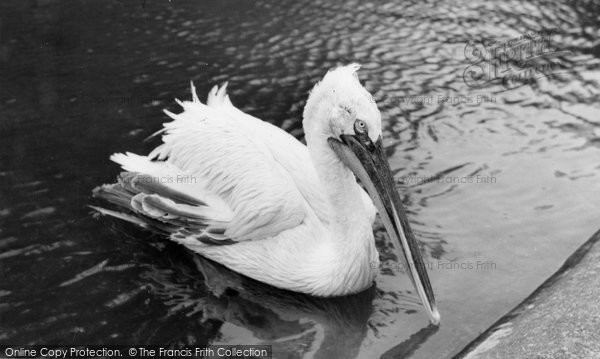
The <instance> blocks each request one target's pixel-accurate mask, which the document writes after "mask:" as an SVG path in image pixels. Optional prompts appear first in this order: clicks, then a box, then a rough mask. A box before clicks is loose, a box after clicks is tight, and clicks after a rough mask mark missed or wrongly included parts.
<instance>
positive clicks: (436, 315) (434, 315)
mask: <svg viewBox="0 0 600 359" xmlns="http://www.w3.org/2000/svg"><path fill="white" fill-rule="evenodd" d="M430 321H431V324H433V325H435V326H438V325H440V322H441V321H442V317H441V316H440V312H439V311H438V310H437V308H433V309H432V311H431V317H430Z"/></svg>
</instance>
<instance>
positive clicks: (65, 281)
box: [0, 0, 600, 358]
mask: <svg viewBox="0 0 600 359" xmlns="http://www.w3.org/2000/svg"><path fill="white" fill-rule="evenodd" d="M574 4H576V5H574ZM599 13H600V9H599V6H598V4H597V3H594V2H593V1H577V2H573V4H571V2H570V1H566V0H565V1H560V0H552V1H502V2H491V1H489V2H487V1H464V2H462V1H461V2H454V1H450V0H434V1H403V2H394V1H366V2H364V1H349V2H347V1H344V2H342V1H324V0H320V1H317V2H308V1H294V2H292V1H280V2H265V1H255V2H246V1H204V2H194V3H192V2H182V1H177V0H173V1H167V0H161V1H153V2H151V1H84V2H74V1H60V2H59V1H56V0H39V1H25V0H19V1H4V2H2V3H1V4H0V63H1V65H0V183H1V186H0V278H1V279H0V343H5V344H26V343H45V344H69V343H77V344H94V343H97V344H108V343H121V344H127V343H135V344H145V343H148V344H150V343H152V344H169V345H179V344H195V345H203V344H206V343H215V344H216V343H227V344H253V343H265V344H272V345H273V346H274V351H275V357H277V358H299V357H313V356H314V357H317V358H335V357H339V358H350V357H360V358H372V357H378V356H380V355H383V356H384V357H390V358H391V357H401V356H403V355H404V356H411V357H414V358H439V357H447V356H451V355H452V354H454V353H456V352H457V351H459V350H460V349H461V348H462V347H464V345H466V344H467V343H468V342H469V341H470V340H472V339H473V338H474V337H476V336H477V335H478V334H479V333H481V332H482V331H483V330H485V329H486V328H487V327H488V326H489V325H490V324H492V323H493V322H494V321H495V320H497V319H498V318H499V317H500V316H502V315H503V314H504V313H506V312H507V311H508V310H510V309H511V308H512V307H514V306H515V305H516V304H518V303H519V302H520V301H521V300H522V299H523V298H525V297H526V296H527V295H528V294H529V293H531V292H532V291H533V290H534V289H535V288H536V287H537V286H538V285H539V284H540V283H542V282H543V281H544V280H545V279H546V278H547V277H548V276H549V275H550V274H551V273H553V272H554V271H555V270H556V269H558V268H559V267H560V265H561V264H562V262H563V261H564V260H565V259H566V258H567V257H568V255H569V254H570V253H571V252H573V250H575V249H576V248H577V247H578V246H579V245H580V244H582V243H583V242H584V241H585V240H586V239H587V238H588V237H589V236H590V235H591V234H592V233H593V232H594V231H595V230H596V229H597V228H598V225H599V224H600V221H599V220H598V218H599V215H600V201H599V199H600V198H599V197H600V196H599V195H598V194H599V193H600V178H599V177H600V161H599V160H600V59H599V58H600V42H598V39H599V38H600V24H599V20H598V14H599ZM547 29H553V30H554V34H553V35H552V36H551V39H552V42H553V46H554V47H555V48H556V49H558V50H564V52H563V53H559V54H558V55H556V56H555V59H557V60H560V62H561V64H562V68H561V70H563V71H562V72H561V73H560V74H558V75H556V76H553V77H549V78H536V79H535V80H534V81H533V82H532V83H530V84H527V85H525V86H521V87H519V88H516V89H512V90H509V91H500V90H499V89H498V86H495V87H494V86H491V87H483V88H480V89H476V88H472V87H469V86H467V85H466V84H465V82H464V81H463V73H464V71H465V69H466V68H467V67H468V66H469V65H470V63H469V61H467V60H466V59H465V52H464V50H465V44H466V43H467V42H469V41H473V40H481V39H483V38H497V39H501V40H507V39H511V38H516V37H518V36H520V35H522V34H524V33H526V32H528V31H540V30H547ZM350 61H357V62H360V63H362V64H363V68H362V70H361V72H360V75H361V78H362V80H363V81H364V83H365V86H366V87H367V88H368V89H369V90H370V91H371V92H372V93H373V94H374V96H375V97H376V98H377V99H379V106H380V109H381V111H382V114H383V118H384V132H385V134H384V136H385V138H386V144H387V145H388V146H389V155H390V161H391V165H392V168H393V169H394V170H395V171H396V176H397V178H398V179H399V180H402V182H403V183H400V184H399V189H400V191H401V193H402V194H403V198H404V201H405V203H406V206H407V208H408V211H409V216H410V218H411V221H412V223H413V225H414V229H415V230H416V234H417V236H418V238H420V239H421V240H422V241H423V243H424V245H425V247H424V249H425V252H426V261H427V262H428V263H429V265H430V270H429V272H430V275H431V277H432V282H433V283H432V284H433V287H434V288H435V291H436V296H437V298H438V302H439V307H440V311H441V313H442V317H443V321H442V325H441V326H440V328H439V329H436V328H433V327H428V325H427V319H426V316H425V315H424V314H423V312H422V311H421V310H420V305H419V303H418V299H417V297H416V296H415V294H414V293H412V292H410V291H411V285H410V283H409V281H408V279H407V277H406V276H405V275H404V273H403V272H402V271H401V270H398V269H397V268H395V267H394V264H395V263H396V261H395V258H394V256H393V254H392V253H391V251H390V250H389V248H390V246H389V243H387V242H386V239H385V236H384V234H383V232H382V231H381V228H379V229H378V230H377V240H378V244H379V248H380V251H381V255H382V260H383V263H384V269H383V275H381V276H380V277H379V278H378V280H377V285H376V288H373V289H371V290H369V291H366V292H364V293H361V294H360V295H356V296H351V297H345V298H337V299H329V300H323V299H315V298H310V297H306V296H302V295H298V294H294V293H289V292H285V291H279V290H274V289H272V288H269V287H265V286H264V285H261V284H258V283H256V282H253V281H249V280H246V279H244V278H242V277H240V276H238V275H236V274H234V273H232V272H230V271H227V270H224V269H223V268H220V267H219V266H216V265H214V264H211V263H209V262H207V261H203V260H202V259H201V258H198V257H197V256H194V255H192V254H190V253H189V252H188V251H187V250H185V249H184V248H183V247H180V246H178V245H175V244H171V243H168V242H166V241H164V240H161V239H160V238H158V237H156V236H150V235H148V233H145V232H142V231H139V230H137V229H135V228H133V227H131V226H128V225H124V224H120V223H117V222H115V221H111V220H108V219H102V220H96V219H94V218H93V217H92V215H91V213H90V210H89V209H88V208H87V207H86V206H87V205H88V204H90V203H91V201H92V200H91V198H90V192H91V189H92V188H94V187H95V186H96V185H98V184H101V183H106V182H111V181H113V179H114V178H115V176H116V174H117V173H118V172H119V169H118V168H117V166H116V165H114V164H112V163H111V162H109V160H108V156H109V155H110V154H111V153H113V152H120V151H125V150H129V151H132V152H136V153H147V152H148V151H149V150H150V149H151V148H152V147H153V146H154V145H156V142H152V141H147V142H144V139H145V138H146V137H147V136H149V135H150V134H152V133H153V132H155V131H156V130H158V129H159V127H160V124H161V123H162V122H164V121H165V120H167V118H166V116H165V115H163V114H162V113H161V110H162V109H163V108H168V109H170V110H172V111H179V109H178V106H177V105H176V104H175V103H174V102H173V98H175V97H178V98H189V90H188V86H189V85H188V82H189V80H190V79H193V80H194V81H195V83H196V86H197V87H198V91H199V94H201V97H204V96H205V94H206V93H207V91H208V90H209V89H210V87H211V86H212V85H214V84H215V83H218V82H221V81H224V80H229V81H230V93H231V98H232V101H233V102H234V104H236V105H238V106H239V107H240V108H242V109H244V110H245V111H247V112H249V113H251V114H253V115H255V116H257V117H260V118H263V119H266V120H267V121H272V122H273V123H275V124H277V125H279V126H281V127H282V128H284V129H285V130H287V131H290V132H292V133H293V134H294V135H295V136H297V137H298V138H301V137H302V128H301V112H302V107H303V104H304V101H305V99H306V96H307V91H308V90H309V89H310V87H311V86H312V85H313V84H314V83H315V82H316V81H317V80H318V79H319V78H320V77H321V76H322V75H323V74H324V72H325V71H326V70H327V69H328V68H330V67H333V66H335V65H338V64H345V63H348V62H350ZM438 96H450V97H461V96H462V97H463V98H471V99H474V101H473V102H472V103H462V102H461V101H457V102H452V103H438ZM477 96H489V97H491V98H493V101H480V100H477ZM407 97H410V98H415V99H416V100H415V101H413V103H406V102H402V101H398V98H407ZM419 97H420V98H421V99H422V101H421V102H423V101H425V102H424V103H418V102H419ZM427 98H432V99H433V102H431V103H428V102H427V101H428V100H426V99H427ZM431 176H435V177H434V179H433V180H430V181H425V182H423V181H421V180H422V177H427V178H429V177H431ZM477 176H480V177H477ZM468 179H470V181H469V180H468ZM205 278H206V280H205Z"/></svg>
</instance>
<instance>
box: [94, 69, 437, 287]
mask: <svg viewBox="0 0 600 359" xmlns="http://www.w3.org/2000/svg"><path fill="white" fill-rule="evenodd" d="M358 68H359V66H358V65H355V64H353V65H349V66H345V67H339V68H337V69H335V70H332V71H330V72H328V73H327V74H326V76H325V77H324V78H323V80H322V81H321V82H320V83H318V84H317V85H316V86H315V88H314V89H313V90H312V91H311V94H310V96H309V99H308V101H307V104H306V108H305V111H304V120H303V126H304V130H305V135H306V140H307V145H308V147H307V146H305V145H303V144H302V143H301V142H299V141H298V140H296V139H295V138H294V137H292V136H291V135H289V134H288V133H286V132H284V131H283V130H281V129H280V128H278V127H276V126H273V125H271V124H270V123H268V122H264V121H261V120H259V119H257V118H255V117H253V116H250V115H248V114H246V113H244V112H242V111H240V110H239V109H237V108H236V107H235V106H234V105H233V104H232V103H231V101H230V99H229V96H228V95H227V94H226V85H224V86H222V87H221V88H218V87H216V86H215V87H214V88H213V89H212V90H211V92H210V93H209V95H208V99H207V104H203V103H201V102H200V100H199V99H198V97H197V94H196V91H195V88H194V86H193V85H192V101H185V102H180V101H178V102H179V104H180V105H181V106H182V108H183V111H182V112H181V113H179V114H173V113H170V112H168V111H165V113H166V114H167V115H168V116H169V117H171V118H172V119H173V121H172V122H168V123H166V124H164V129H162V130H161V131H159V133H160V134H162V141H163V143H162V144H161V145H160V146H158V147H157V148H156V149H154V150H153V151H152V152H151V153H150V154H149V155H148V156H139V155H136V154H132V153H126V154H115V155H113V156H112V157H111V159H112V160H113V161H115V162H116V163H118V164H120V165H121V167H122V168H123V170H125V171H126V172H125V173H122V174H121V176H120V180H119V183H117V184H113V185H104V186H101V187H99V188H97V189H96V190H95V194H96V195H97V196H98V197H102V198H105V199H107V200H109V201H110V202H112V203H115V204H117V205H119V206H120V207H123V208H127V209H128V210H129V211H130V212H129V213H126V212H121V211H113V210H108V209H103V208H97V207H95V208H96V209H97V210H99V211H100V212H102V213H104V214H109V215H113V216H116V217H119V218H121V219H125V220H128V221H130V222H134V223H137V224H139V225H141V226H144V227H146V228H151V229H155V230H159V231H161V232H164V233H166V234H168V235H169V236H170V238H171V239H172V240H174V241H176V242H178V243H181V244H183V245H185V246H186V247H188V248H189V249H191V250H193V251H194V252H197V253H199V254H201V255H202V256H205V257H207V258H209V259H212V260H214V261H217V262H219V263H221V264H223V265H225V266H227V267H229V268H231V269H232V270H234V271H237V272H239V273H242V274H244V275H246V276H249V277H251V278H254V279H257V280H259V281H262V282H265V283H268V284H270V285H273V286H276V287H280V288H284V289H289V290H294V291H299V292H304V293H309V294H313V295H319V296H334V295H344V294H349V293H355V292H358V291H361V290H363V289H365V288H367V287H369V286H370V285H371V284H372V282H373V279H374V278H375V275H376V274H377V272H378V264H379V259H378V253H377V250H376V248H375V242H374V239H373V232H372V224H373V221H374V219H375V215H376V209H375V206H374V205H373V202H372V200H371V198H370V197H369V195H368V194H367V193H366V192H365V191H364V190H363V189H362V188H361V187H360V186H359V185H358V184H357V182H356V178H355V177H354V174H353V172H352V171H351V169H350V168H349V167H348V166H347V164H346V162H344V161H342V159H341V158H340V156H342V157H344V158H346V159H347V157H348V156H347V155H344V150H342V152H340V153H341V155H340V153H336V151H334V149H333V148H334V147H335V144H334V145H330V143H329V142H330V141H331V139H332V138H335V139H340V138H344V136H346V135H353V136H359V135H363V137H362V138H363V140H364V141H366V142H365V143H370V145H369V146H371V147H373V146H375V145H373V144H374V143H376V144H378V145H379V146H380V144H381V140H380V138H381V115H380V113H379V111H378V109H377V106H376V105H375V103H374V101H373V100H372V97H371V96H370V94H369V93H368V92H367V91H366V90H365V89H364V88H363V87H362V86H361V85H360V83H359V81H358V77H357V75H356V71H357V70H358ZM357 124H358V125H359V126H363V125H364V127H365V128H366V129H368V132H367V133H366V134H362V131H360V133H359V130H356V126H357ZM361 129H362V127H361ZM367 135H368V137H365V136H367ZM357 138H358V137H357ZM338 142H339V141H338ZM339 143H340V144H341V142H339ZM345 148H346V147H345ZM374 148H375V147H373V149H374ZM379 148H380V147H379ZM350 157H351V156H350ZM349 161H350V162H351V163H352V159H350V160H349ZM388 168H389V167H388ZM359 172H360V171H359ZM390 178H391V177H390ZM382 193H383V194H384V196H387V192H385V190H382ZM388 207H389V206H388ZM388 207H385V208H388ZM378 208H380V207H378ZM381 208H384V207H381ZM381 208H380V210H381ZM401 214H403V212H402V213H401ZM396 223H397V227H401V225H400V224H399V223H398V222H396ZM390 228H391V227H390ZM400 229H402V228H400ZM427 284H428V282H427Z"/></svg>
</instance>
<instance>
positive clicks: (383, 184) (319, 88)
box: [303, 64, 440, 324]
mask: <svg viewBox="0 0 600 359" xmlns="http://www.w3.org/2000/svg"><path fill="white" fill-rule="evenodd" d="M359 67H360V66H359V65H358V64H352V65H348V66H343V67H338V68H337V69H334V70H332V71H329V72H328V73H327V74H326V75H325V77H324V78H323V80H322V81H321V82H319V83H318V84H317V85H316V86H315V87H314V89H313V90H312V91H311V94H310V96H309V99H308V101H307V103H306V107H305V110H304V122H303V125H304V129H305V133H306V137H307V142H309V141H310V142H312V143H313V144H314V143H315V141H321V142H325V141H326V142H327V144H328V146H329V147H330V148H331V149H332V150H333V152H334V153H335V154H336V155H337V157H339V159H340V160H341V162H342V163H343V164H344V165H345V166H346V167H347V168H348V169H349V170H350V171H352V172H353V173H354V175H355V176H356V177H357V178H358V179H359V180H360V181H361V183H362V184H363V185H364V187H365V188H366V190H367V192H368V193H369V196H370V197H371V199H372V201H373V203H374V204H375V207H376V208H377V210H378V212H379V214H380V216H381V219H382V221H383V223H384V225H385V228H386V230H387V232H388V234H389V236H390V239H391V241H392V243H393V245H394V247H395V249H396V251H397V252H398V253H397V254H398V257H399V258H401V260H402V261H403V264H404V268H406V270H407V272H408V274H409V276H410V279H411V281H412V283H413V285H414V287H415V289H416V291H417V293H418V295H419V297H420V299H421V301H422V303H423V306H424V307H425V310H426V312H427V314H428V316H429V318H430V321H431V322H432V323H434V324H438V323H439V322H440V314H439V312H438V310H437V307H436V304H435V298H434V294H433V290H432V288H431V284H430V282H429V276H428V275H427V271H426V269H425V264H424V262H423V258H422V256H421V253H420V250H419V245H418V243H417V240H416V238H415V236H414V234H413V232H412V230H411V227H410V225H409V222H408V218H407V217H406V213H405V211H404V208H403V206H402V202H401V200H400V196H399V194H398V192H397V191H396V186H395V183H394V179H393V176H392V172H391V170H390V165H389V163H388V161H387V158H386V155H385V151H384V148H383V145H382V129H381V114H380V112H379V110H378V109H377V105H376V103H375V101H374V99H373V97H372V96H371V95H370V94H369V92H368V91H367V90H366V89H365V88H364V87H363V86H362V85H361V84H360V82H359V80H358V76H357V74H356V71H357V70H358V69H359ZM309 147H310V144H309Z"/></svg>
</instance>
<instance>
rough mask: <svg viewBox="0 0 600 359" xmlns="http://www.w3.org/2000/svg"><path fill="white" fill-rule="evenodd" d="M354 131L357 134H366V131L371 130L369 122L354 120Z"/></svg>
mask: <svg viewBox="0 0 600 359" xmlns="http://www.w3.org/2000/svg"><path fill="white" fill-rule="evenodd" d="M354 131H355V132H356V133H357V134H365V133H367V132H369V129H368V128H367V124H366V123H365V121H363V120H356V121H355V122H354Z"/></svg>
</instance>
